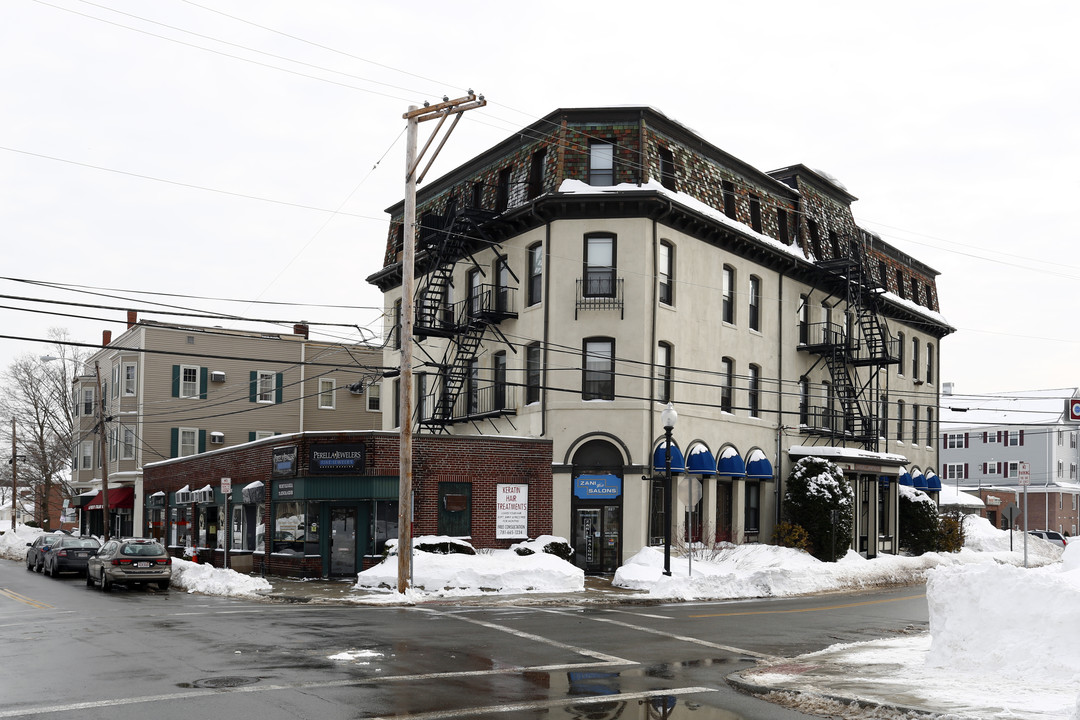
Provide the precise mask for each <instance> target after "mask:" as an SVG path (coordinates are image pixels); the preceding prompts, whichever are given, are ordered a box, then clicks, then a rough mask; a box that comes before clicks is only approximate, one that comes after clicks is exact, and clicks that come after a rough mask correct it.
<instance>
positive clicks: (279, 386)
mask: <svg viewBox="0 0 1080 720" xmlns="http://www.w3.org/2000/svg"><path fill="white" fill-rule="evenodd" d="M274 387H275V388H276V389H275V390H274V402H276V403H278V404H279V405H280V404H281V398H282V395H283V391H284V389H285V375H284V373H278V374H277V380H276V382H275V383H274Z"/></svg>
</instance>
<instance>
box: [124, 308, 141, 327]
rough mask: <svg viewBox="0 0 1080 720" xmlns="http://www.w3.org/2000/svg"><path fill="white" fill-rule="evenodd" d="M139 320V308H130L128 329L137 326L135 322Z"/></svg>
mask: <svg viewBox="0 0 1080 720" xmlns="http://www.w3.org/2000/svg"><path fill="white" fill-rule="evenodd" d="M137 322H139V312H138V311H137V310H128V326H127V329H128V330H130V329H131V328H133V327H135V323H137Z"/></svg>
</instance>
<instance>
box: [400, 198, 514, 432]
mask: <svg viewBox="0 0 1080 720" xmlns="http://www.w3.org/2000/svg"><path fill="white" fill-rule="evenodd" d="M498 215H499V213H497V212H493V211H490V210H483V209H480V208H469V207H461V206H459V204H458V202H457V201H456V200H450V201H449V202H448V203H447V207H446V212H445V214H443V215H435V214H430V213H429V214H425V215H424V217H422V218H421V221H420V231H419V233H418V237H417V257H418V258H419V259H420V262H421V264H422V265H421V269H422V272H423V273H424V278H423V280H422V282H421V283H420V285H419V288H418V292H417V298H416V320H415V323H414V326H413V334H414V335H416V336H417V337H418V338H427V337H439V338H446V339H447V340H448V342H447V344H446V349H445V351H444V353H443V357H442V360H441V361H437V362H435V363H434V364H435V366H436V368H437V370H438V373H439V376H440V378H441V383H440V386H439V387H437V388H427V391H426V392H427V395H426V396H425V397H423V398H422V399H421V403H422V406H421V407H422V410H421V413H420V417H419V423H420V426H421V428H425V429H427V430H429V431H433V432H445V431H446V427H447V426H448V425H450V424H453V423H455V422H465V421H468V420H474V419H477V418H479V417H485V416H491V415H498V414H505V413H507V412H510V411H512V403H508V402H507V401H506V384H505V381H503V382H502V383H501V384H500V383H499V382H498V381H496V382H495V383H492V384H490V385H489V386H488V387H485V388H480V387H479V386H478V385H477V383H476V381H475V378H473V377H471V376H470V375H471V372H472V369H473V367H474V361H475V360H476V356H477V352H478V350H479V348H480V344H481V341H482V340H483V338H484V336H485V334H486V333H487V331H488V330H490V331H491V332H492V334H493V335H494V336H495V337H497V338H498V339H499V340H500V341H502V342H504V343H506V344H507V345H509V346H510V347H511V349H513V345H512V344H511V343H510V341H509V340H507V338H506V336H505V335H503V333H502V331H501V330H499V328H498V323H500V322H502V321H503V320H507V319H509V318H516V317H517V312H516V310H515V306H514V288H511V287H507V286H505V284H504V283H503V282H500V278H499V277H498V275H499V273H498V271H497V270H496V278H495V282H492V283H476V284H471V285H470V287H469V288H467V291H468V295H467V296H466V297H465V298H464V299H462V300H460V301H456V302H454V301H452V298H453V295H454V293H453V276H454V268H455V267H456V265H457V263H458V262H459V261H461V260H467V261H468V262H471V263H472V265H473V268H474V271H475V272H476V273H478V274H479V276H480V277H487V273H486V272H485V269H484V268H483V267H482V266H481V265H480V263H478V262H477V261H476V258H475V257H474V256H473V250H474V248H476V247H478V246H481V245H482V246H485V247H491V248H494V249H496V250H498V249H499V245H498V243H496V242H495V240H494V239H493V238H492V237H491V235H490V234H489V233H488V232H487V231H486V230H485V227H486V226H487V225H488V224H489V223H490V222H491V221H492V220H493V219H494V218H496V217H497V216H498ZM505 272H506V273H508V275H509V276H511V277H513V278H514V280H515V281H516V280H517V277H516V276H514V275H513V273H512V271H510V269H509V267H508V266H506V267H505ZM515 352H516V351H515Z"/></svg>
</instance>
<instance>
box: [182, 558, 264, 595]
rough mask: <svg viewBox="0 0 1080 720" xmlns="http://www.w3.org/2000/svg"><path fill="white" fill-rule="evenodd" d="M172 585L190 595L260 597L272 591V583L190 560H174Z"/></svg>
mask: <svg viewBox="0 0 1080 720" xmlns="http://www.w3.org/2000/svg"><path fill="white" fill-rule="evenodd" d="M172 569H173V571H172V585H173V587H178V588H180V589H182V590H187V591H188V592H189V593H195V592H198V593H204V594H206V595H227V596H229V597H258V596H260V595H262V594H263V593H266V592H269V591H270V590H271V585H270V583H269V582H268V581H267V580H266V579H264V578H261V577H252V576H251V575H245V574H243V573H238V572H236V571H235V570H230V569H228V568H216V567H212V566H210V565H200V564H198V563H193V562H191V561H189V560H181V559H179V558H173V563H172Z"/></svg>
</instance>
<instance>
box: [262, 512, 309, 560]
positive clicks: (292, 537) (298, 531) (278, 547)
mask: <svg viewBox="0 0 1080 720" xmlns="http://www.w3.org/2000/svg"><path fill="white" fill-rule="evenodd" d="M304 505H305V503H303V502H281V503H276V504H275V505H274V540H273V542H274V544H273V547H272V549H271V552H276V553H279V552H286V553H288V552H291V553H302V552H304V535H305V531H306V530H307V527H306V525H305V522H304V521H305V516H304Z"/></svg>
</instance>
